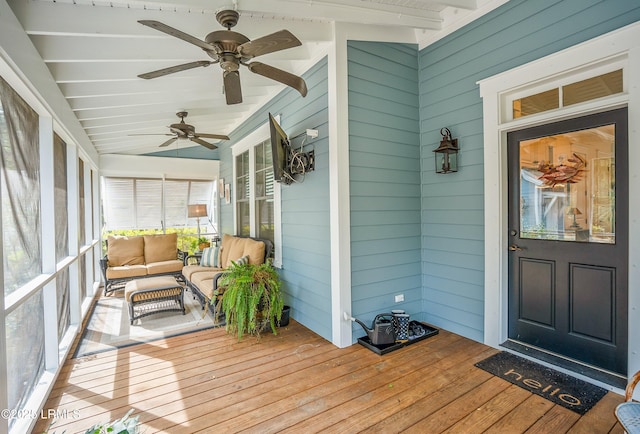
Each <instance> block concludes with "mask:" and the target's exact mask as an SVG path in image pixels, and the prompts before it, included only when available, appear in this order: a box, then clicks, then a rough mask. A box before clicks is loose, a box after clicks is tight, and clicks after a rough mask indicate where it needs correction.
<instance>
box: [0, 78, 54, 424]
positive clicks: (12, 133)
mask: <svg viewBox="0 0 640 434" xmlns="http://www.w3.org/2000/svg"><path fill="white" fill-rule="evenodd" d="M0 103H1V104H0V174H1V176H0V184H1V185H2V190H1V191H2V231H3V232H2V236H3V238H2V241H3V245H2V262H3V270H4V272H3V277H4V282H3V283H4V293H3V296H4V297H5V300H6V298H7V295H9V294H13V293H15V292H16V291H17V290H18V289H19V288H21V287H23V286H24V285H25V284H27V283H28V282H30V281H31V280H32V279H33V278H34V277H36V276H37V275H39V274H40V273H41V272H42V259H41V238H40V237H41V232H42V231H41V224H40V220H41V216H40V196H41V195H40V144H39V136H40V131H39V119H38V115H37V113H36V112H35V111H34V110H33V109H32V108H31V107H29V105H28V104H27V103H26V102H25V101H24V100H23V99H22V98H21V97H20V96H19V95H18V94H17V93H16V92H15V91H14V90H13V89H12V88H11V87H10V86H9V85H8V83H7V82H6V81H4V79H2V78H0ZM43 310H44V306H43V300H42V291H41V290H39V291H36V292H35V293H34V294H33V295H31V296H29V297H28V298H23V299H21V300H20V301H19V304H18V305H17V307H15V308H14V309H13V310H12V311H11V312H10V313H6V312H5V313H4V317H3V320H4V326H5V331H6V354H3V357H5V359H4V360H5V362H2V363H3V364H4V363H6V375H7V377H6V378H0V381H1V382H3V383H5V384H6V389H4V388H3V389H4V390H5V391H6V393H7V398H8V409H9V410H20V409H23V408H24V407H25V404H26V402H27V400H28V399H29V397H30V395H31V393H32V391H33V390H34V388H35V387H36V386H37V384H38V381H39V379H40V377H41V376H42V372H43V371H44V325H43ZM12 414H13V413H12ZM15 421H16V419H15V418H12V419H10V420H9V427H11V426H12V425H13V424H14V423H15Z"/></svg>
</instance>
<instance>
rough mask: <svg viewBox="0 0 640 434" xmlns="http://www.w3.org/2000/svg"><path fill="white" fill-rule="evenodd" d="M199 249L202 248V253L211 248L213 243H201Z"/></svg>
mask: <svg viewBox="0 0 640 434" xmlns="http://www.w3.org/2000/svg"><path fill="white" fill-rule="evenodd" d="M198 247H199V248H200V251H203V250H204V249H206V248H207V247H211V243H200V244H199V245H198Z"/></svg>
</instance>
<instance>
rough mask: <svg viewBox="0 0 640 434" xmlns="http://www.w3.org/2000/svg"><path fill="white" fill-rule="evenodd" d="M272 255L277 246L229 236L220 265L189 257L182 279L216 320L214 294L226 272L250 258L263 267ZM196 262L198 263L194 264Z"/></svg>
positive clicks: (247, 238)
mask: <svg viewBox="0 0 640 434" xmlns="http://www.w3.org/2000/svg"><path fill="white" fill-rule="evenodd" d="M272 252H273V243H272V242H271V241H269V240H263V239H257V238H249V237H238V236H233V235H228V234H225V235H223V237H222V243H221V245H220V248H219V253H218V260H217V264H215V265H207V266H204V265H201V263H200V261H201V260H202V257H201V256H194V255H191V256H187V257H186V258H185V265H184V267H183V268H182V275H183V277H184V280H185V282H186V284H187V286H188V287H189V288H190V289H191V292H192V293H193V294H194V295H195V296H196V297H197V298H198V299H199V301H200V304H201V305H202V307H203V309H205V308H206V307H207V306H208V307H209V309H210V310H211V312H212V313H213V314H214V316H217V314H216V309H215V306H214V305H212V304H211V303H210V301H211V298H212V297H214V294H216V295H217V294H218V282H219V279H220V277H222V275H223V273H224V270H225V268H227V267H228V266H230V265H231V262H232V261H237V260H239V259H240V258H242V257H244V256H247V257H248V259H249V263H250V264H263V263H264V262H266V261H267V259H268V258H270V257H271V254H272ZM193 260H196V261H197V263H196V264H190V262H191V261H193Z"/></svg>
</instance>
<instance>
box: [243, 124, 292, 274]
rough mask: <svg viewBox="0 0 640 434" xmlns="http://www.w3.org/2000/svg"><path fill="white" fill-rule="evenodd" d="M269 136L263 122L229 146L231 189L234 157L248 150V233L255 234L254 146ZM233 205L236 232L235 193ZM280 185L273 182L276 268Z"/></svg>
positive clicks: (276, 260)
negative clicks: (249, 227) (231, 169)
mask: <svg viewBox="0 0 640 434" xmlns="http://www.w3.org/2000/svg"><path fill="white" fill-rule="evenodd" d="M274 117H275V119H276V122H278V123H279V122H280V115H277V116H274ZM270 138H271V129H270V127H269V122H265V123H264V124H263V125H262V126H260V127H258V128H256V129H255V130H254V131H253V132H252V133H251V134H249V135H247V136H246V137H245V138H243V139H242V140H240V141H238V143H236V144H235V145H233V146H232V147H231V154H232V160H233V161H232V166H233V176H232V178H233V191H234V192H235V191H237V190H236V189H237V188H238V187H237V185H236V157H237V156H238V155H240V154H242V153H244V152H247V151H249V167H250V169H249V186H250V188H249V219H250V222H251V230H250V235H251V236H252V237H255V236H256V221H255V220H256V210H255V206H256V204H255V201H256V195H255V176H256V171H255V166H256V164H255V147H256V146H257V145H259V144H260V143H262V142H264V141H269V140H270ZM232 197H233V200H232V205H233V230H234V233H238V218H237V217H238V216H237V211H236V199H235V195H232ZM280 197H281V185H280V183H279V182H275V181H274V183H273V214H274V215H273V221H274V226H275V227H274V234H273V238H274V240H273V244H274V246H273V248H274V260H273V265H274V267H277V268H282V219H281V214H282V212H281V203H280Z"/></svg>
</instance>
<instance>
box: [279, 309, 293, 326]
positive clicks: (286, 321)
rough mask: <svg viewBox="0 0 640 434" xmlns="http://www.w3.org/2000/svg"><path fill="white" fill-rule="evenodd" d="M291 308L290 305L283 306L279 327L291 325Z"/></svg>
mask: <svg viewBox="0 0 640 434" xmlns="http://www.w3.org/2000/svg"><path fill="white" fill-rule="evenodd" d="M290 310H291V308H290V307H289V306H284V307H283V308H282V316H281V317H280V323H279V324H278V327H286V326H288V325H289V311H290Z"/></svg>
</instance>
